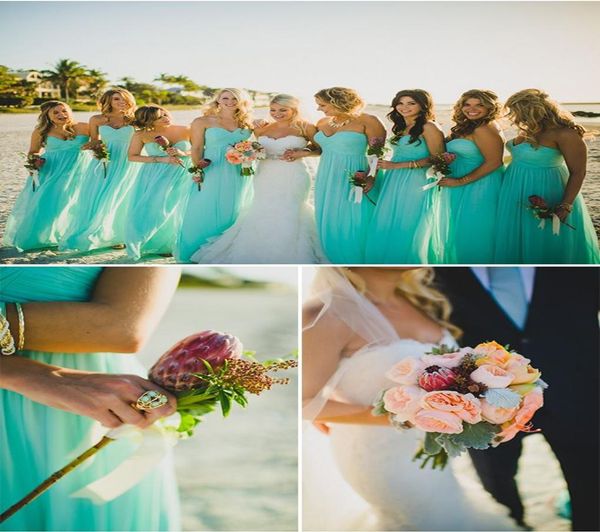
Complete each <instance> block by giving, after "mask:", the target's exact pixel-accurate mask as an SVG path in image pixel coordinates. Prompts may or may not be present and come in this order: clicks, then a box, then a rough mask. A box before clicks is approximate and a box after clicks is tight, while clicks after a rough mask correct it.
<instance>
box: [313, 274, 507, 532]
mask: <svg viewBox="0 0 600 532" xmlns="http://www.w3.org/2000/svg"><path fill="white" fill-rule="evenodd" d="M326 270H332V268H320V269H319V273H318V274H317V277H320V278H321V281H322V280H323V278H324V277H328V276H329V277H331V275H332V272H330V271H326ZM339 277H342V276H339ZM330 280H331V279H330ZM317 282H318V281H317ZM334 282H335V284H336V285H339V284H340V283H344V282H345V283H347V284H348V285H349V283H348V282H347V281H346V280H345V279H343V278H342V279H340V278H338V279H335V281H334ZM339 288H340V287H339V286H336V287H334V288H333V292H330V293H329V294H327V293H326V291H325V292H321V297H322V300H323V302H324V303H325V308H324V310H323V311H322V312H321V315H323V313H324V312H332V313H333V314H334V315H336V317H337V318H339V319H342V320H344V321H345V322H346V324H347V325H349V326H350V327H351V328H352V329H354V330H355V331H356V332H357V333H358V334H360V336H361V337H363V338H364V339H365V340H367V341H368V342H369V343H368V344H367V346H365V347H364V348H362V349H361V350H359V351H357V352H356V353H354V354H353V355H352V356H350V357H348V358H345V359H343V360H342V361H341V362H340V364H339V365H338V368H337V370H336V372H335V373H334V375H333V376H332V377H331V379H330V380H329V382H328V383H327V385H326V386H325V387H324V388H323V389H322V390H321V393H320V394H319V396H318V397H317V398H315V399H314V400H313V401H312V402H311V403H309V404H308V405H307V406H306V407H305V415H304V417H305V419H306V418H308V419H311V418H314V416H315V415H316V414H317V413H318V410H320V408H322V406H323V405H324V403H325V401H326V400H328V399H335V400H339V401H342V402H347V403H353V404H361V405H371V404H373V402H374V401H375V400H376V399H377V397H378V395H379V393H380V391H381V390H382V389H384V388H388V387H390V386H392V385H393V383H392V382H391V381H389V380H388V379H387V378H386V377H385V373H386V372H387V371H388V370H389V369H390V368H391V367H392V366H393V365H394V364H395V363H397V362H398V361H400V360H402V359H403V358H405V357H408V356H420V355H422V354H424V353H425V352H428V351H431V348H432V347H434V344H424V343H421V342H418V341H415V340H412V339H403V338H399V337H398V335H397V333H396V331H395V330H394V329H393V327H392V326H391V324H390V323H389V322H388V321H387V319H386V318H385V317H384V316H383V315H382V314H381V313H380V312H379V310H378V309H377V308H376V307H375V306H374V305H373V304H372V303H371V302H370V301H369V300H368V299H366V298H365V297H363V296H361V295H360V294H358V293H357V292H356V291H355V290H354V289H353V288H351V287H350V286H349V287H346V288H342V290H339ZM350 291H351V292H354V293H353V294H352V293H350ZM323 294H324V295H323ZM317 320H318V318H317ZM440 343H445V344H447V345H455V341H454V339H453V338H452V336H451V335H450V334H449V333H448V332H445V333H444V337H443V338H442V339H441V340H440ZM329 426H330V433H329V435H328V436H325V435H323V434H321V433H318V432H317V431H316V430H315V429H314V428H313V427H312V425H311V424H310V423H305V424H304V431H303V443H304V445H303V530H519V528H518V527H517V526H516V524H515V523H514V522H513V521H512V520H511V519H510V518H509V517H508V511H507V510H506V509H505V508H504V507H503V506H501V505H499V504H497V503H496V502H495V501H493V499H492V498H491V496H489V494H487V492H485V490H484V488H483V487H482V486H481V485H480V484H479V483H478V482H473V481H472V480H471V481H470V482H471V486H470V489H469V490H465V488H464V482H463V483H462V484H461V483H460V482H459V481H458V479H457V477H456V476H455V474H454V471H453V468H452V467H450V465H449V466H447V467H446V468H445V469H444V470H443V471H440V470H432V469H430V468H426V469H420V468H419V463H417V462H413V461H412V458H413V455H414V453H415V451H416V450H417V448H418V447H419V443H420V441H421V439H422V438H423V433H422V432H421V431H418V430H416V429H411V430H402V431H398V430H396V429H393V428H391V427H384V426H372V425H356V424H329ZM467 482H469V481H468V480H467Z"/></svg>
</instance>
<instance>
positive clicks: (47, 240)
mask: <svg viewBox="0 0 600 532" xmlns="http://www.w3.org/2000/svg"><path fill="white" fill-rule="evenodd" d="M88 141H89V137H87V136H86V135H77V136H76V137H75V138H72V139H68V140H63V139H59V138H57V137H48V138H47V139H46V145H45V147H44V153H43V154H42V157H43V158H44V159H46V162H45V164H44V166H42V168H41V169H40V171H39V174H38V178H39V182H40V185H39V186H38V187H36V189H35V191H34V190H33V178H32V177H31V176H29V177H28V178H27V180H26V181H25V187H24V188H23V190H22V191H21V193H20V194H19V196H18V197H17V200H16V201H15V205H14V207H13V210H12V212H11V214H10V216H9V217H8V221H7V223H6V231H5V234H4V239H3V243H4V244H5V245H7V246H14V247H16V248H17V249H18V250H19V251H27V250H32V249H40V248H47V247H53V246H57V245H58V244H59V242H60V239H61V237H62V235H63V234H64V232H65V231H66V229H67V227H68V224H69V220H68V217H67V216H65V214H66V212H65V211H66V208H67V206H68V205H69V203H70V202H74V201H75V200H76V198H77V196H78V194H79V187H80V186H81V176H82V175H83V174H84V173H85V171H86V169H87V167H88V165H89V164H90V160H91V156H90V154H89V152H87V151H82V150H81V147H82V146H83V145H84V144H85V143H86V142H88Z"/></svg>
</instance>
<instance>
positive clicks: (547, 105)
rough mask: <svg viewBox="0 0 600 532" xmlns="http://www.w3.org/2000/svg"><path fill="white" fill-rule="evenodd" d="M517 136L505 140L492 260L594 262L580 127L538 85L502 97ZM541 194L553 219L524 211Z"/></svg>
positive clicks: (599, 260) (595, 252)
mask: <svg viewBox="0 0 600 532" xmlns="http://www.w3.org/2000/svg"><path fill="white" fill-rule="evenodd" d="M505 106H506V108H507V110H508V111H509V118H510V120H511V121H512V123H513V124H514V125H515V126H516V127H517V128H518V130H519V133H518V136H517V137H516V138H515V139H513V140H511V141H509V142H508V149H509V150H510V152H511V154H512V161H511V163H510V164H509V165H508V168H507V169H506V173H505V175H504V181H503V184H502V189H501V191H500V199H499V205H498V233H497V239H496V254H495V259H496V262H497V263H511V264H515V263H516V264H541V263H547V264H598V263H600V252H599V251H598V238H597V236H596V232H595V230H594V226H593V224H592V221H591V219H590V215H589V214H588V211H587V208H586V206H585V203H584V201H583V198H582V197H581V194H580V190H581V185H582V184H583V180H584V178H585V173H586V162H587V148H586V145H585V142H584V140H583V136H584V134H585V129H584V128H583V127H581V126H579V125H577V124H576V123H575V122H574V120H573V117H572V115H571V114H570V113H568V112H567V111H565V110H563V109H561V108H560V107H559V106H558V104H556V103H555V102H553V101H552V100H550V99H549V97H548V95H547V94H546V93H544V92H542V91H540V90H538V89H526V90H523V91H520V92H517V93H516V94H513V95H512V96H511V97H510V98H509V99H508V100H507V101H506V105H505ZM531 195H537V196H540V197H542V198H543V199H544V200H545V202H546V204H547V205H548V206H549V207H550V208H552V209H553V210H554V213H555V214H556V215H557V216H558V218H559V219H560V220H561V221H563V222H565V223H566V224H569V225H571V226H572V227H573V228H574V229H572V228H569V227H568V226H567V225H565V224H561V225H560V231H559V234H558V235H555V234H553V230H552V220H550V219H548V220H546V223H545V227H543V228H540V227H539V225H540V221H539V220H538V219H536V217H535V216H534V215H533V213H532V212H531V211H530V210H529V209H528V205H529V200H528V198H529V196H531Z"/></svg>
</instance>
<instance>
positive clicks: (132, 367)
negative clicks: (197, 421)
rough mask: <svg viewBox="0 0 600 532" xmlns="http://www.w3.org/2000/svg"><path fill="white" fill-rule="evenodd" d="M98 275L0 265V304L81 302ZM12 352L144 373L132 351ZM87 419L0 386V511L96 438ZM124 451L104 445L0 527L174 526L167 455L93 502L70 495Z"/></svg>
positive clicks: (123, 446) (125, 445)
mask: <svg viewBox="0 0 600 532" xmlns="http://www.w3.org/2000/svg"><path fill="white" fill-rule="evenodd" d="M100 274H101V268H97V267H91V266H90V267H75V266H69V267H29V266H20V267H4V268H1V269H0V307H1V308H2V310H4V308H3V307H4V305H5V303H7V302H21V303H27V302H31V301H80V302H84V301H88V300H89V299H90V296H91V294H92V291H93V289H94V285H95V283H96V280H97V279H98V277H99V275H100ZM25 318H27V315H25ZM59 318H60V317H59ZM98 334H102V331H98ZM12 356H21V357H26V358H29V359H32V360H37V361H39V362H42V363H44V364H51V365H56V366H61V367H66V368H73V369H78V370H82V371H94V372H102V373H127V374H137V375H141V376H144V374H145V372H144V370H143V368H142V366H141V365H140V364H139V363H138V362H137V360H136V358H135V357H134V356H133V355H123V354H112V353H77V354H73V353H49V352H43V351H21V352H19V354H16V355H12ZM93 425H97V423H96V422H94V421H93V420H92V419H90V418H87V417H82V416H78V415H75V414H72V413H69V412H65V411H62V410H58V409H55V408H50V407H47V406H44V405H42V404H40V403H36V402H34V401H31V400H30V399H27V398H26V397H24V396H23V395H21V394H19V393H16V392H12V391H8V390H0V435H1V440H2V446H0V471H1V475H0V499H1V501H2V502H1V506H2V511H4V510H5V509H6V508H8V507H9V506H11V505H12V504H14V503H15V502H17V501H18V500H19V499H21V498H22V497H23V496H24V495H26V494H27V493H29V491H31V490H32V489H33V488H34V487H36V486H37V485H38V484H39V483H41V482H42V481H43V480H45V479H46V478H47V477H49V476H50V475H51V474H52V473H54V472H55V471H57V470H59V469H61V468H62V467H63V466H65V465H66V464H67V463H68V462H69V461H71V460H72V459H73V458H75V457H76V456H78V455H79V454H80V453H81V452H83V451H84V450H85V449H87V448H88V447H90V446H91V445H93V444H94V443H97V442H96V441H92V440H93V439H97V437H93V436H92V435H91V434H90V432H91V429H92V426H93ZM131 451H132V447H131V444H130V443H129V442H127V441H125V440H116V441H114V442H112V443H110V444H109V445H108V446H107V447H105V448H104V449H102V450H100V451H99V452H98V453H97V454H96V455H95V457H94V458H92V459H90V460H88V461H87V462H86V463H85V464H83V465H81V466H79V467H78V468H77V469H75V470H74V471H72V472H71V473H69V474H68V475H67V476H65V477H64V478H62V479H61V480H59V481H58V482H57V483H56V484H54V485H53V486H52V487H51V488H50V489H49V490H48V491H46V492H45V493H44V494H43V495H41V496H40V497H38V498H37V499H35V500H34V501H33V502H31V503H29V504H28V505H27V506H25V507H24V508H22V509H21V510H19V511H18V512H17V513H16V514H14V515H13V516H12V517H10V518H9V519H7V520H6V521H5V522H4V523H3V524H2V525H0V530H111V531H113V530H128V531H134V530H181V525H180V522H179V500H178V494H177V487H176V483H175V477H174V471H173V463H172V455H171V454H168V455H166V456H165V457H164V459H163V460H161V462H160V463H159V464H157V466H156V468H154V469H153V470H152V471H150V472H149V473H148V475H147V476H145V477H144V479H143V480H142V481H141V482H140V483H138V484H137V485H135V486H134V487H133V488H131V489H130V490H129V491H126V492H125V493H123V494H122V495H120V496H118V497H117V498H115V499H113V500H112V501H109V502H106V503H104V504H95V503H93V502H92V501H90V500H88V499H83V498H75V497H71V496H70V495H71V494H72V493H73V492H75V491H77V490H79V489H81V488H82V487H84V486H86V485H87V484H89V483H90V482H92V481H94V480H97V479H98V478H101V477H103V476H104V475H106V474H108V473H109V472H110V471H111V470H112V469H113V468H114V467H115V466H117V465H118V464H120V463H121V462H122V461H123V460H124V459H125V458H126V457H128V456H129V455H130V454H131Z"/></svg>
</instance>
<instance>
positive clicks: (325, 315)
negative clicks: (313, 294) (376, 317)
mask: <svg viewBox="0 0 600 532" xmlns="http://www.w3.org/2000/svg"><path fill="white" fill-rule="evenodd" d="M324 307H325V305H324V303H323V302H322V301H321V300H318V299H311V300H308V301H306V302H305V303H304V305H303V307H302V323H303V326H304V327H309V326H312V327H311V329H309V330H312V331H314V332H315V333H316V334H327V336H328V337H329V338H336V339H337V340H338V341H339V342H340V343H346V342H347V341H348V340H349V339H350V338H351V337H352V335H353V331H352V329H350V327H348V325H346V324H345V323H344V322H343V321H342V320H340V319H339V318H337V317H336V316H334V315H333V314H332V313H331V312H328V311H327V310H325V311H324V312H323V309H324ZM317 318H318V321H316V322H315V320H317Z"/></svg>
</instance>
